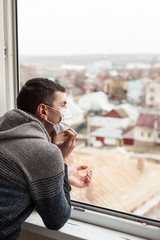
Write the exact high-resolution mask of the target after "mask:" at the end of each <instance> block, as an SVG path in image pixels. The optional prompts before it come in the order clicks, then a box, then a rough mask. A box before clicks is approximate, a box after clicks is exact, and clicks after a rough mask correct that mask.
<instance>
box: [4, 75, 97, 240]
mask: <svg viewBox="0 0 160 240" xmlns="http://www.w3.org/2000/svg"><path fill="white" fill-rule="evenodd" d="M17 107H18V109H15V110H11V111H9V112H7V113H6V114H5V115H4V116H3V117H1V118H0V239H7V240H11V239H12V240H13V239H14V240H15V239H17V238H18V235H19V232H20V228H21V225H22V223H23V222H24V221H25V219H26V218H27V217H28V216H29V215H30V214H31V212H32V211H33V209H34V208H36V210H37V212H38V213H39V214H40V216H41V218H42V219H43V221H44V224H45V225H46V227H47V228H49V229H54V230H58V229H59V228H61V227H62V226H63V225H64V224H65V223H66V221H67V220H68V219H69V217H70V211H71V206H70V190H71V188H70V184H72V185H74V186H77V187H86V186H89V184H90V182H91V177H92V172H91V171H87V172H86V175H85V176H80V175H79V173H78V171H79V170H82V169H86V168H87V166H79V167H77V168H75V169H72V170H71V171H70V173H69V180H68V170H67V164H68V157H69V155H70V153H71V152H72V150H73V149H74V147H75V142H76V135H77V134H76V132H75V131H74V130H73V129H71V128H70V123H71V114H70V112H69V110H68V108H67V101H66V96H65V89H64V88H63V87H62V86H61V85H60V84H58V83H55V82H53V81H51V80H48V79H44V78H35V79H31V80H29V81H28V82H26V84H25V85H24V86H23V87H22V89H21V91H20V93H19V95H18V98H17ZM60 134H64V139H65V140H64V142H62V143H59V144H57V135H60Z"/></svg>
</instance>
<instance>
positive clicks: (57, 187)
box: [30, 149, 71, 230]
mask: <svg viewBox="0 0 160 240" xmlns="http://www.w3.org/2000/svg"><path fill="white" fill-rule="evenodd" d="M41 162H42V161H41ZM39 164H40V163H39ZM58 164H59V166H57V165H58ZM64 165H65V164H64V163H63V158H62V154H61V152H60V150H59V149H57V150H56V151H55V152H54V153H53V157H52V159H51V156H50V157H49V156H47V158H46V161H45V162H44V161H43V162H42V165H41V166H39V167H38V169H37V172H38V174H39V175H43V177H42V178H39V179H38V180H34V181H32V182H30V192H31V195H32V199H33V200H34V202H35V205H36V210H37V212H38V213H39V215H40V216H41V218H42V220H43V222H44V224H45V226H46V227H47V228H49V229H52V230H58V229H60V228H61V227H62V226H63V225H64V224H65V223H66V222H67V220H68V219H69V217H70V212H71V206H70V190H71V188H70V184H69V181H68V171H67V166H66V165H65V166H64ZM44 172H46V176H47V177H45V178H44V176H45V174H44Z"/></svg>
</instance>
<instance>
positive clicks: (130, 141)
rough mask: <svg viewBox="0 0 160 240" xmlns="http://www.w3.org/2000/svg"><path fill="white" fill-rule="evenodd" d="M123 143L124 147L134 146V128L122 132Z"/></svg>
mask: <svg viewBox="0 0 160 240" xmlns="http://www.w3.org/2000/svg"><path fill="white" fill-rule="evenodd" d="M123 143H124V145H134V128H132V129H130V130H128V131H126V132H124V134H123Z"/></svg>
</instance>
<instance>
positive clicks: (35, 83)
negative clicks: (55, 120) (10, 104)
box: [17, 78, 65, 114]
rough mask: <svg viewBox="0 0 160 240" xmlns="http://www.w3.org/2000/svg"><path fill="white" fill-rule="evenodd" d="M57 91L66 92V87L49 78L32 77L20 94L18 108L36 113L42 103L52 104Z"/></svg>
mask: <svg viewBox="0 0 160 240" xmlns="http://www.w3.org/2000/svg"><path fill="white" fill-rule="evenodd" d="M57 91H61V92H65V88H64V87H63V86H62V85H60V84H59V83H56V82H53V81H52V80H49V79H47V78H33V79H30V80H28V81H27V82H26V83H25V85H24V86H23V87H22V88H21V90H20V92H19V94H18V97H17V108H18V109H21V110H23V111H25V112H28V113H31V114H35V113H36V110H37V107H38V105H39V104H41V103H44V104H46V105H49V106H52V103H53V100H54V99H55V92H57Z"/></svg>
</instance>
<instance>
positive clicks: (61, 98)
mask: <svg viewBox="0 0 160 240" xmlns="http://www.w3.org/2000/svg"><path fill="white" fill-rule="evenodd" d="M66 101H67V97H66V93H65V92H60V91H57V92H55V99H54V102H61V103H62V102H66Z"/></svg>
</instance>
